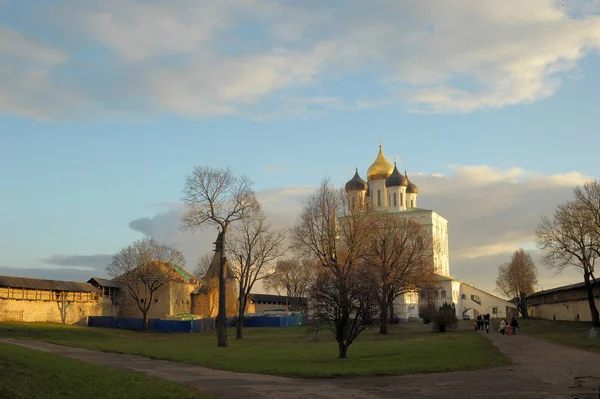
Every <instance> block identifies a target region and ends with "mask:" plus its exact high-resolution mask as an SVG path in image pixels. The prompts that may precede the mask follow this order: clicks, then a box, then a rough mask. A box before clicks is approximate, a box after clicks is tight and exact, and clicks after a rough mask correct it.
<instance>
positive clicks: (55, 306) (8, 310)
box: [0, 293, 114, 325]
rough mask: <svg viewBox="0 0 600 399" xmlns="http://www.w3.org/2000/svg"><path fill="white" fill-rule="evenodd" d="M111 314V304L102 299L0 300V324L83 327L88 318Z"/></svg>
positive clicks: (112, 311) (112, 308)
mask: <svg viewBox="0 0 600 399" xmlns="http://www.w3.org/2000/svg"><path fill="white" fill-rule="evenodd" d="M38 295H39V293H38ZM113 313H114V307H113V304H112V302H111V301H110V299H108V298H104V297H100V298H99V299H96V300H90V301H78V300H76V301H70V300H67V301H57V300H50V299H46V300H41V299H40V300H35V299H30V300H27V299H5V298H0V322H2V321H18V322H46V323H65V324H79V323H80V324H84V325H85V324H86V323H87V317H88V316H111V315H113Z"/></svg>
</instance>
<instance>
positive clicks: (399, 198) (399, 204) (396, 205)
mask: <svg viewBox="0 0 600 399" xmlns="http://www.w3.org/2000/svg"><path fill="white" fill-rule="evenodd" d="M407 186H408V179H407V178H406V177H405V176H404V175H402V173H400V171H399V170H398V167H397V166H396V163H394V170H393V171H392V174H391V175H390V177H388V178H387V179H385V188H386V189H387V192H388V205H389V210H390V212H398V211H403V210H405V209H406V187H407Z"/></svg>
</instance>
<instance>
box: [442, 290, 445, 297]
mask: <svg viewBox="0 0 600 399" xmlns="http://www.w3.org/2000/svg"><path fill="white" fill-rule="evenodd" d="M442 298H446V290H442Z"/></svg>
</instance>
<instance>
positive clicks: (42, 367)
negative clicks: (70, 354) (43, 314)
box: [0, 343, 210, 399]
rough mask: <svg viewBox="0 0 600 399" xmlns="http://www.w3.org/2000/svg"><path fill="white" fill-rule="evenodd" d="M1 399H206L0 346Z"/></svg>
mask: <svg viewBox="0 0 600 399" xmlns="http://www.w3.org/2000/svg"><path fill="white" fill-rule="evenodd" d="M0 398H7V399H8V398H10V399H71V398H72V399H79V398H112V399H131V398H146V399H150V398H156V399H158V398H160V399H171V398H172V399H184V398H188V399H191V398H194V399H208V398H210V396H208V395H204V394H201V393H200V392H198V391H197V390H195V389H192V388H188V387H185V386H181V385H179V384H175V383H173V382H168V381H164V380H161V379H159V378H153V377H149V376H145V375H143V374H137V373H132V372H127V371H123V370H117V369H112V368H109V367H105V366H101V365H96V364H91V363H86V362H83V361H80V360H75V359H69V358H66V357H62V356H57V355H53V354H50V353H45V352H40V351H36V350H33V349H27V348H22V347H19V346H16V345H9V344H3V343H0Z"/></svg>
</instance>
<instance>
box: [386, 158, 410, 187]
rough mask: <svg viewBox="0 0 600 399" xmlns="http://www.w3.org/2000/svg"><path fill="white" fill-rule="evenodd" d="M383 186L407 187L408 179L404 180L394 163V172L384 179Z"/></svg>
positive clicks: (404, 177)
mask: <svg viewBox="0 0 600 399" xmlns="http://www.w3.org/2000/svg"><path fill="white" fill-rule="evenodd" d="M385 186H386V187H398V186H404V187H406V186H408V178H406V176H404V175H402V173H400V171H399V170H398V168H397V167H396V163H395V162H394V171H393V172H392V174H391V175H390V177H388V178H387V179H385Z"/></svg>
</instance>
